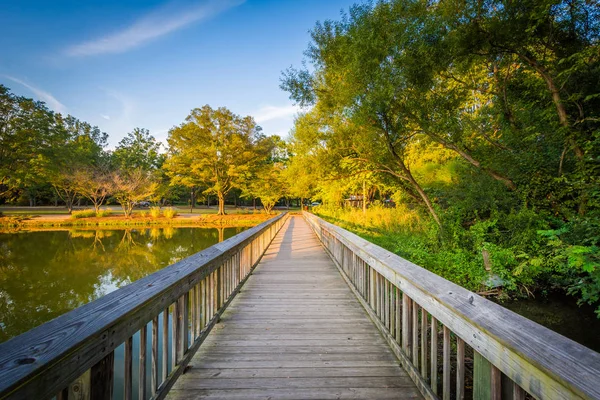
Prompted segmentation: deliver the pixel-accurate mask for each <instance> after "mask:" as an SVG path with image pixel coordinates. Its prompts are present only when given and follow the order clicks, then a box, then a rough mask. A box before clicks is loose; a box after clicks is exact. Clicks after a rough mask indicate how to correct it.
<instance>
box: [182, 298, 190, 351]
mask: <svg viewBox="0 0 600 400" xmlns="http://www.w3.org/2000/svg"><path fill="white" fill-rule="evenodd" d="M182 303H183V304H182V305H183V307H182V310H181V314H182V315H181V317H182V318H181V325H182V326H181V327H182V330H181V331H182V334H181V336H182V343H181V358H183V356H184V355H185V353H187V351H188V349H189V347H190V292H185V294H184V295H183V300H182Z"/></svg>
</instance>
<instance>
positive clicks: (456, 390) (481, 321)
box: [304, 212, 600, 400]
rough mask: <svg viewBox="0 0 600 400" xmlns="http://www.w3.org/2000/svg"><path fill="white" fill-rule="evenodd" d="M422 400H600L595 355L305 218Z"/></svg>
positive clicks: (598, 363) (312, 217) (599, 364)
mask: <svg viewBox="0 0 600 400" xmlns="http://www.w3.org/2000/svg"><path fill="white" fill-rule="evenodd" d="M304 217H305V218H306V220H307V221H308V223H309V224H310V225H311V227H312V228H313V230H314V231H315V233H316V234H317V236H318V237H319V239H320V240H321V242H322V244H323V246H324V247H325V249H326V250H327V251H328V252H329V254H330V255H331V257H332V258H333V259H334V261H335V262H336V264H337V266H338V268H339V269H340V271H341V272H342V276H343V277H344V279H345V280H346V282H347V283H348V285H349V286H350V288H351V289H352V291H353V292H354V293H355V295H356V296H357V297H358V299H359V301H360V302H361V303H362V305H363V307H364V308H365V310H366V311H367V313H368V314H369V315H370V317H371V319H372V320H373V321H374V322H375V324H376V325H377V327H378V328H379V330H380V331H381V333H382V334H383V336H384V337H385V338H386V340H387V342H388V343H389V345H390V346H391V348H392V350H393V351H394V352H395V353H396V355H397V357H398V359H399V360H400V362H401V363H402V365H403V366H404V368H405V369H406V370H407V372H408V373H409V374H410V376H411V378H412V379H413V381H415V383H416V384H417V386H418V387H419V389H420V391H421V392H422V393H423V395H424V396H425V398H428V399H438V398H441V399H444V400H447V399H463V398H473V399H476V400H485V399H494V400H496V399H515V400H516V399H525V398H532V397H533V398H536V399H551V400H556V399H600V354H598V353H596V352H594V351H592V350H590V349H588V348H586V347H584V346H582V345H579V344H577V343H575V342H573V341H572V340H569V339H567V338H565V337H564V336H561V335H559V334H557V333H555V332H553V331H551V330H549V329H546V328H544V327H543V326H541V325H538V324H536V323H534V322H532V321H530V320H528V319H526V318H523V317H521V316H519V315H517V314H515V313H513V312H511V311H509V310H507V309H505V308H503V307H501V306H499V305H497V304H495V303H493V302H491V301H489V300H486V299H484V298H483V297H480V296H478V295H477V294H475V293H472V292H470V291H468V290H466V289H464V288H462V287H460V286H458V285H455V284H453V283H451V282H449V281H447V280H445V279H443V278H441V277H439V276H437V275H435V274H433V273H431V272H429V271H427V270H425V269H423V268H421V267H419V266H417V265H415V264H412V263H410V262H408V261H406V260H404V259H402V258H401V257H398V256H397V255H395V254H393V253H391V252H389V251H386V250H384V249H382V248H381V247H379V246H376V245H374V244H372V243H370V242H368V241H366V240H364V239H362V238H360V237H358V236H356V235H354V234H352V233H350V232H348V231H346V230H344V229H342V228H340V227H337V226H335V225H332V224H330V223H328V222H326V221H324V220H322V219H320V218H318V217H316V216H315V215H313V214H309V213H307V212H304Z"/></svg>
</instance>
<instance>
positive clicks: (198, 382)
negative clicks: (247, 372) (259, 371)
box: [177, 374, 414, 390]
mask: <svg viewBox="0 0 600 400" xmlns="http://www.w3.org/2000/svg"><path fill="white" fill-rule="evenodd" d="M177 387H178V388H179V387H185V389H186V390H195V389H243V390H247V389H281V388H286V389H287V390H294V389H302V388H313V389H321V388H343V387H362V388H398V389H399V390H400V389H402V388H411V389H414V383H413V381H412V380H411V379H410V378H409V377H408V376H383V377H380V376H368V377H327V378H321V377H317V378H298V377H285V378H255V377H252V378H230V379H210V378H208V379H195V377H194V376H193V375H187V374H186V375H185V376H183V377H181V378H180V381H179V383H178V384H177Z"/></svg>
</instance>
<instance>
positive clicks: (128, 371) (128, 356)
mask: <svg viewBox="0 0 600 400" xmlns="http://www.w3.org/2000/svg"><path fill="white" fill-rule="evenodd" d="M123 381H124V382H123V384H124V388H123V398H124V399H125V400H131V398H132V395H133V337H129V339H127V340H126V341H125V375H124V378H123Z"/></svg>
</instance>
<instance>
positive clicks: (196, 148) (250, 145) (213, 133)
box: [165, 105, 271, 215]
mask: <svg viewBox="0 0 600 400" xmlns="http://www.w3.org/2000/svg"><path fill="white" fill-rule="evenodd" d="M168 142H169V152H170V157H169V158H168V159H167V161H166V163H165V169H166V170H167V172H168V174H169V175H170V176H171V177H172V179H173V182H174V183H180V184H184V185H186V186H188V187H193V186H205V187H207V189H206V190H205V193H206V194H215V195H216V196H217V198H218V200H219V211H218V213H219V215H223V214H225V196H226V195H227V194H228V193H229V192H230V191H231V189H232V188H234V187H241V186H243V182H244V181H245V180H246V179H247V178H248V176H249V175H250V173H251V171H252V170H253V168H255V166H256V165H257V164H260V162H261V161H262V160H264V159H265V158H266V157H267V156H268V154H269V152H270V150H271V144H270V141H268V140H267V139H266V138H265V136H264V135H263V134H262V130H261V128H260V127H259V126H257V125H256V123H255V122H254V119H253V118H252V117H243V118H242V117H240V116H238V115H235V114H234V113H232V112H231V111H230V110H228V109H226V108H224V107H221V108H218V109H212V108H211V107H210V106H208V105H206V106H204V107H202V108H196V109H194V110H192V112H191V113H190V115H189V116H188V117H187V118H186V121H185V122H184V123H183V124H181V125H180V126H178V127H175V128H173V129H171V130H170V131H169V138H168Z"/></svg>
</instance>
